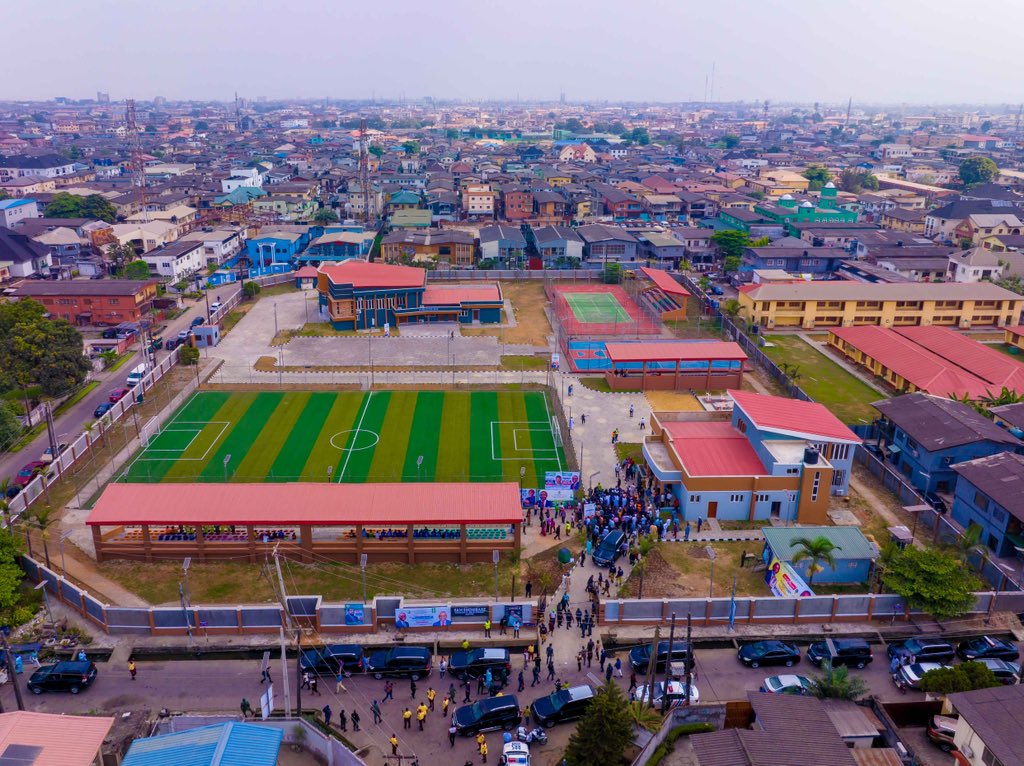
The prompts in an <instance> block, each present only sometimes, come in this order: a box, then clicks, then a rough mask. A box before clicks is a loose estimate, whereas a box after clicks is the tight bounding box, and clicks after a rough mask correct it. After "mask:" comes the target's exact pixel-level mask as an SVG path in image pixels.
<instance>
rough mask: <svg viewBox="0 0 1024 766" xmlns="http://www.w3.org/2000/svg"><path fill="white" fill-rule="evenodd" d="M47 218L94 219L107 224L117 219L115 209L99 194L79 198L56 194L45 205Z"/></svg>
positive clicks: (75, 195) (62, 193) (73, 195)
mask: <svg viewBox="0 0 1024 766" xmlns="http://www.w3.org/2000/svg"><path fill="white" fill-rule="evenodd" d="M46 216H47V217H48V218H94V219H98V220H100V221H106V222H107V223H113V222H114V221H115V220H116V219H117V208H115V207H114V206H113V205H112V204H110V202H109V201H108V200H107V199H106V198H105V197H103V196H101V195H99V194H90V195H89V196H87V197H81V196H78V195H77V194H68V193H67V192H58V193H57V194H54V195H53V197H52V198H51V199H50V201H49V203H47V205H46Z"/></svg>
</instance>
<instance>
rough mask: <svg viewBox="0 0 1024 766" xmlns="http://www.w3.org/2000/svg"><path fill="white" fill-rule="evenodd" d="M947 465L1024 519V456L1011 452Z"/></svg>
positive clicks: (1010, 511)
mask: <svg viewBox="0 0 1024 766" xmlns="http://www.w3.org/2000/svg"><path fill="white" fill-rule="evenodd" d="M951 468H952V469H953V470H954V471H956V473H957V474H958V475H959V476H960V477H961V478H963V479H965V480H967V481H969V482H970V483H971V484H973V485H974V486H975V487H976V488H977V489H978V490H980V491H981V492H982V493H984V494H985V495H986V496H988V497H989V498H991V499H992V500H994V501H995V502H996V503H997V504H998V505H999V506H1001V507H1003V508H1005V509H1006V510H1007V511H1008V512H1009V513H1011V514H1012V515H1013V516H1015V517H1017V518H1018V519H1019V520H1021V521H1024V456H1021V455H1018V454H1017V453H1015V452H999V453H997V454H995V455H986V456H985V457H979V458H975V459H974V460H966V461H964V462H963V463H956V464H954V465H953V466H951Z"/></svg>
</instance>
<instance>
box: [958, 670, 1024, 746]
mask: <svg viewBox="0 0 1024 766" xmlns="http://www.w3.org/2000/svg"><path fill="white" fill-rule="evenodd" d="M947 699H948V700H949V703H950V704H951V705H952V706H953V707H954V708H955V709H956V711H957V712H958V713H959V714H960V717H961V718H962V719H963V720H964V721H966V723H967V725H968V726H970V727H971V728H972V729H973V730H974V732H975V733H976V734H977V735H978V736H979V737H980V738H981V740H982V742H984V743H985V747H986V748H988V750H989V752H990V753H991V755H992V756H993V757H994V758H996V759H998V762H999V763H1003V764H1011V763H1024V737H1022V736H1021V731H1024V686H1019V685H1017V686H997V687H995V688H992V689H978V690H976V691H973V692H959V693H956V694H950V695H949V697H948V698H947ZM990 762H991V763H996V762H997V761H995V760H993V761H990Z"/></svg>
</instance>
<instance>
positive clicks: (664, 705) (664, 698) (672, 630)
mask: <svg viewBox="0 0 1024 766" xmlns="http://www.w3.org/2000/svg"><path fill="white" fill-rule="evenodd" d="M675 638H676V613H675V612H672V623H671V625H669V629H668V655H667V656H666V657H665V692H664V693H663V694H662V695H661V714H662V715H665V713H667V712H668V682H669V679H670V678H672V642H673V641H675ZM686 658H687V662H689V658H690V648H689V644H687V648H686ZM687 667H689V665H687ZM686 693H687V695H689V693H690V690H689V689H687V690H686ZM652 696H653V695H652ZM687 699H689V697H687Z"/></svg>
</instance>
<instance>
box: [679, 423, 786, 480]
mask: <svg viewBox="0 0 1024 766" xmlns="http://www.w3.org/2000/svg"><path fill="white" fill-rule="evenodd" d="M662 428H663V429H664V430H665V432H666V433H667V434H668V435H669V437H670V438H671V439H672V449H673V450H674V451H675V453H676V455H678V456H679V460H680V462H681V463H682V464H683V468H684V469H685V470H686V473H687V474H689V475H690V476H765V475H766V474H767V473H768V471H767V470H766V469H765V467H764V463H762V462H761V458H759V457H758V456H757V453H756V452H755V451H754V448H753V447H752V446H751V445H750V440H748V439H747V437H746V436H744V435H743V434H741V433H740V432H739V431H737V430H736V429H735V428H733V427H732V423H729V422H728V421H713V422H701V421H685V420H679V421H673V420H669V421H666V422H665V423H662Z"/></svg>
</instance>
